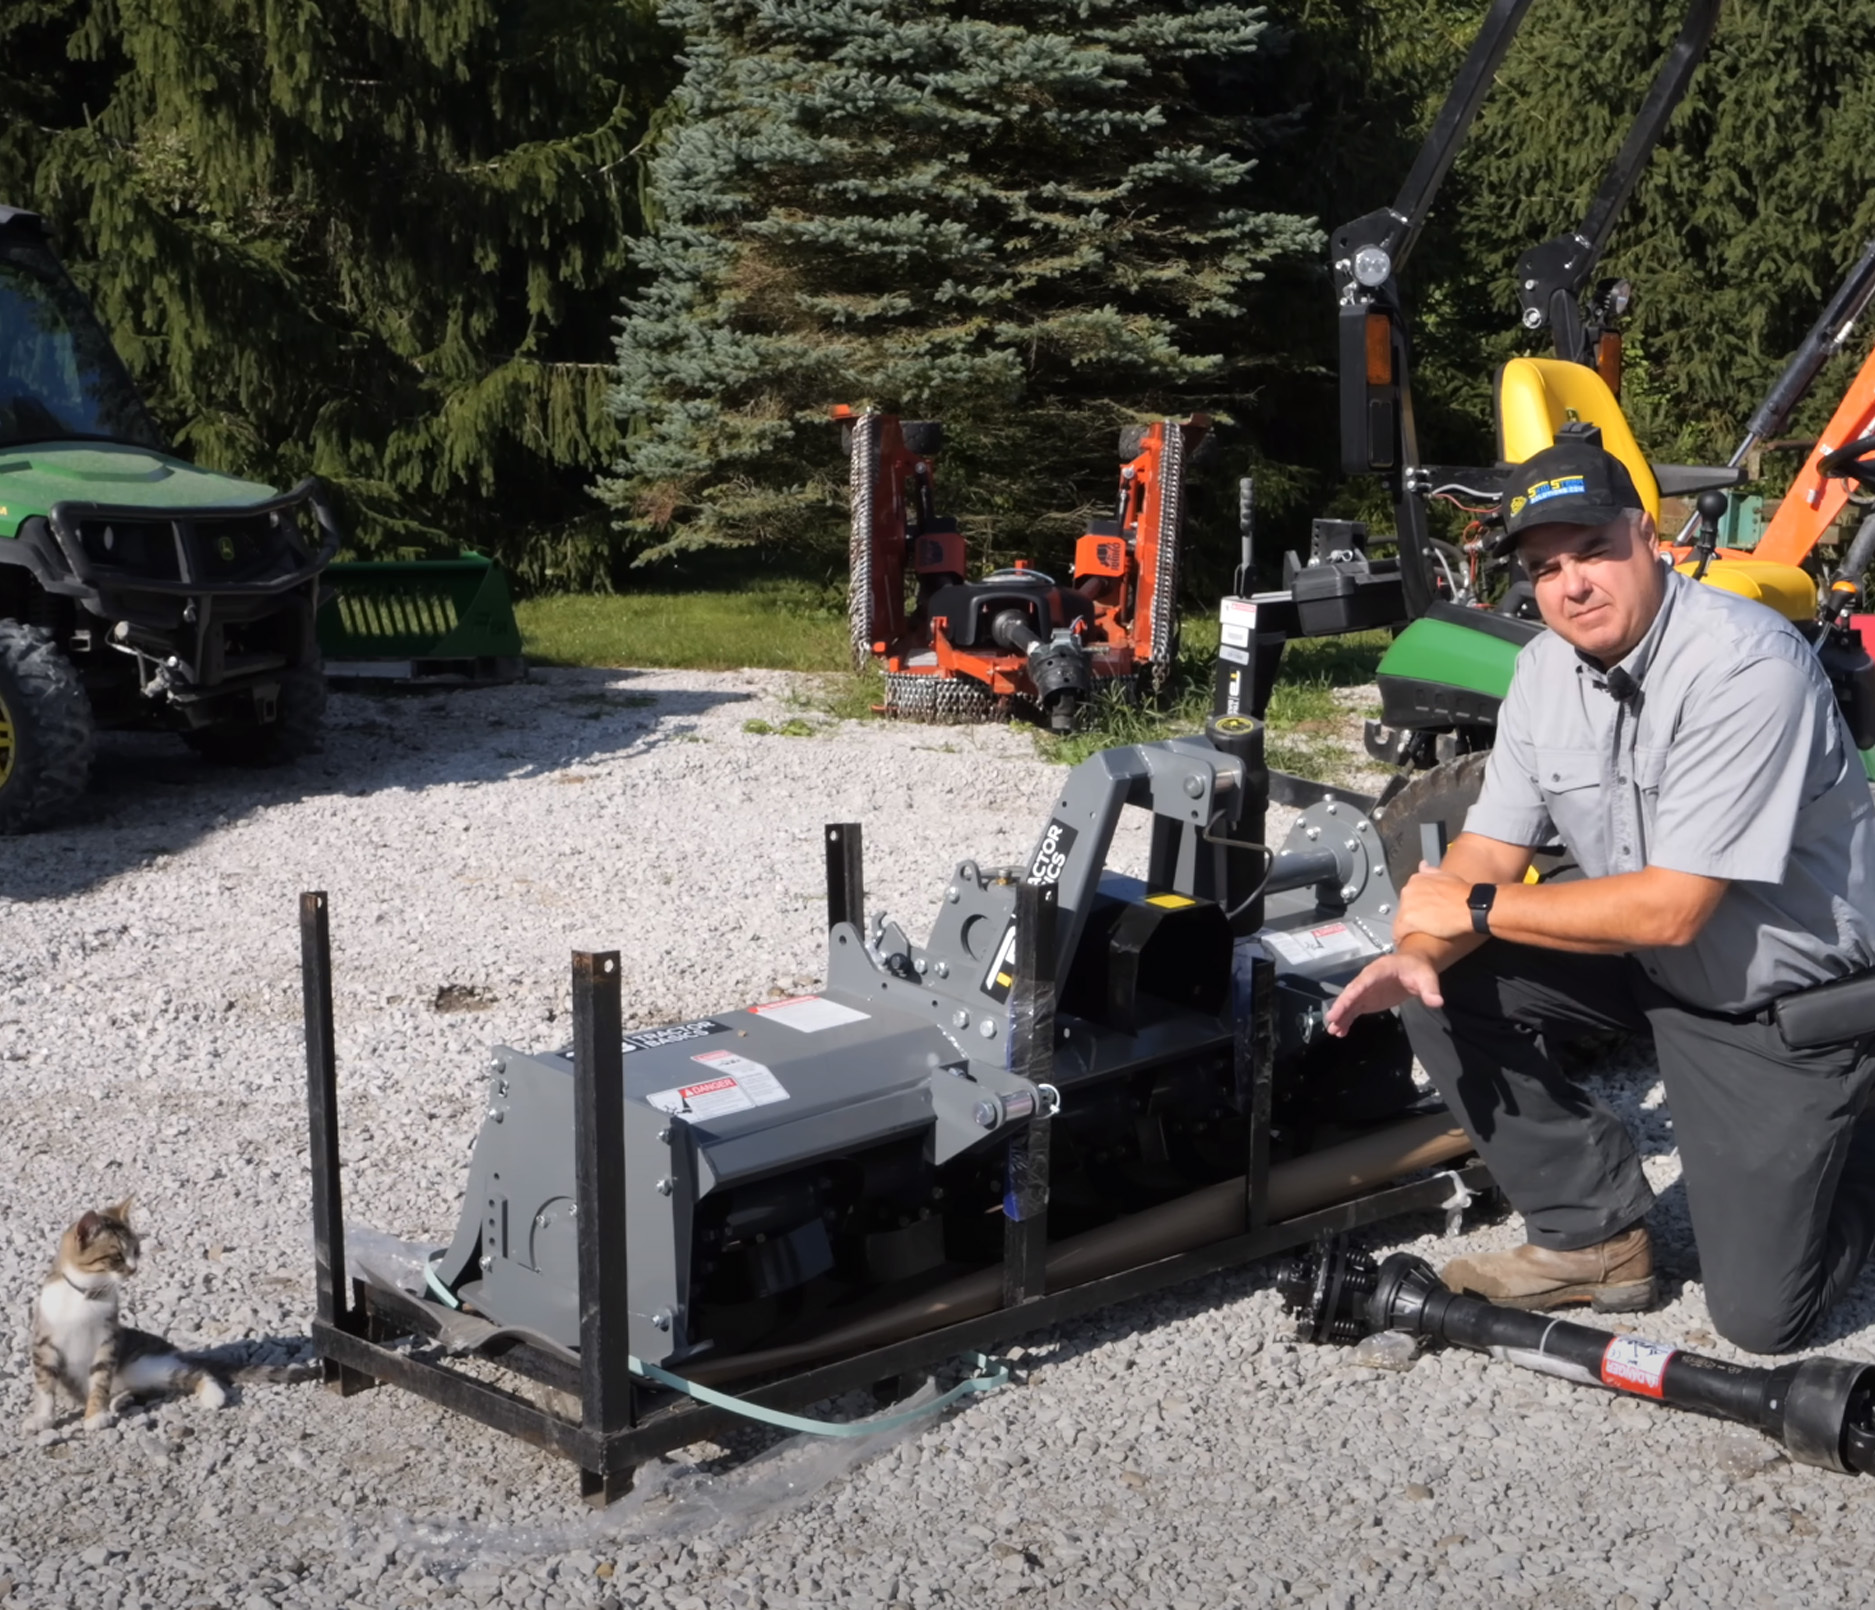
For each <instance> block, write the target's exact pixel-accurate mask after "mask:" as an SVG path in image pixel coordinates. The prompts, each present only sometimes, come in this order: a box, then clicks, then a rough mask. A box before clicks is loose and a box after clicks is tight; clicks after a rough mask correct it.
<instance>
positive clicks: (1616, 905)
mask: <svg viewBox="0 0 1875 1610" xmlns="http://www.w3.org/2000/svg"><path fill="white" fill-rule="evenodd" d="M1682 876H1684V875H1682ZM1688 881H1696V882H1697V883H1699V884H1707V883H1710V884H1712V885H1713V887H1714V888H1715V889H1716V890H1717V891H1718V892H1720V893H1722V892H1723V890H1724V884H1723V883H1720V882H1718V881H1717V880H1709V879H1698V880H1688ZM1664 883H1665V880H1663V879H1661V878H1659V877H1657V876H1654V875H1651V874H1650V873H1648V872H1617V873H1615V874H1613V875H1612V876H1610V877H1606V878H1580V879H1576V880H1574V881H1571V882H1563V883H1507V884H1501V885H1499V887H1498V891H1497V896H1496V899H1495V901H1494V902H1493V904H1492V906H1491V917H1490V923H1491V933H1492V935H1493V936H1494V937H1495V938H1498V939H1508V940H1510V941H1512V942H1513V943H1515V944H1521V945H1545V946H1548V947H1549V949H1551V950H1574V951H1586V952H1589V953H1591V954H1595V955H1612V954H1616V953H1619V952H1622V951H1629V950H1641V949H1649V948H1653V947H1655V946H1665V945H1684V944H1689V943H1690V942H1691V941H1692V939H1693V938H1694V936H1695V935H1697V933H1698V932H1699V929H1700V926H1701V925H1702V924H1703V923H1704V921H1705V919H1706V917H1707V916H1708V915H1709V914H1710V910H1711V907H1710V905H1708V904H1707V902H1706V901H1705V900H1704V899H1703V898H1700V897H1699V896H1700V895H1701V894H1703V891H1698V890H1692V891H1689V890H1687V889H1686V888H1684V887H1682V886H1680V885H1679V884H1678V883H1677V882H1676V883H1675V884H1672V885H1668V886H1665V887H1663V884H1664ZM1713 899H1714V903H1716V894H1715V896H1714V897H1713Z"/></svg>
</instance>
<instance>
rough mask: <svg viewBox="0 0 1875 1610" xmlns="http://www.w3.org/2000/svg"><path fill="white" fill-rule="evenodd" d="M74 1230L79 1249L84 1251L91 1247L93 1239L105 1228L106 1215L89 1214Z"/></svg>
mask: <svg viewBox="0 0 1875 1610" xmlns="http://www.w3.org/2000/svg"><path fill="white" fill-rule="evenodd" d="M73 1228H74V1230H75V1232H76V1234H77V1236H78V1245H79V1248H80V1250H83V1249H84V1248H85V1247H88V1246H90V1245H91V1238H92V1237H93V1236H94V1235H96V1234H97V1233H98V1231H100V1230H102V1229H103V1228H104V1215H103V1214H101V1213H87V1214H86V1215H85V1216H84V1217H83V1218H82V1219H80V1220H79V1221H78V1223H77V1224H76V1225H75V1226H74V1227H73Z"/></svg>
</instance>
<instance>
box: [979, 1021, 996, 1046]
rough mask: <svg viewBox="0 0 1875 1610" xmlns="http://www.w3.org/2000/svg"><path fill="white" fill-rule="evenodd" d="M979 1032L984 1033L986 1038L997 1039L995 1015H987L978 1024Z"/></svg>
mask: <svg viewBox="0 0 1875 1610" xmlns="http://www.w3.org/2000/svg"><path fill="white" fill-rule="evenodd" d="M977 1033H979V1034H980V1035H982V1036H983V1038H984V1039H986V1040H993V1039H995V1038H996V1019H995V1018H993V1017H986V1018H985V1019H984V1020H983V1021H982V1022H981V1023H979V1024H978V1025H977Z"/></svg>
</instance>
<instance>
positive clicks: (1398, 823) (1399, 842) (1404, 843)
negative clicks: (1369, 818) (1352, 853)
mask: <svg viewBox="0 0 1875 1610" xmlns="http://www.w3.org/2000/svg"><path fill="white" fill-rule="evenodd" d="M1490 758H1491V752H1490V751H1489V750H1488V749H1478V750H1474V751H1473V752H1472V753H1470V754H1468V755H1460V756H1459V757H1458V758H1457V759H1456V760H1442V761H1440V762H1439V764H1438V765H1436V766H1433V767H1431V768H1430V769H1429V770H1427V771H1422V772H1418V773H1416V774H1415V775H1414V776H1412V777H1411V778H1409V779H1408V781H1407V784H1406V786H1405V787H1404V788H1402V789H1401V790H1400V791H1399V793H1397V794H1395V795H1394V796H1393V798H1392V799H1390V800H1388V801H1387V803H1386V804H1385V805H1383V806H1381V807H1380V809H1379V810H1377V811H1376V812H1375V813H1374V825H1375V827H1377V828H1378V829H1379V830H1380V848H1381V851H1382V853H1384V854H1385V856H1386V858H1387V873H1388V875H1389V876H1390V877H1391V878H1392V879H1393V886H1394V888H1396V889H1401V888H1404V887H1405V886H1406V880H1407V879H1408V878H1410V877H1411V876H1412V875H1413V874H1414V873H1415V872H1417V871H1418V870H1419V863H1420V861H1421V859H1422V858H1423V852H1422V850H1421V848H1420V837H1419V830H1420V828H1422V827H1425V826H1429V825H1431V824H1432V823H1434V822H1439V823H1442V824H1443V825H1444V827H1445V841H1446V843H1448V844H1450V843H1451V842H1452V840H1453V839H1455V838H1457V837H1458V835H1459V833H1460V831H1461V830H1462V829H1463V828H1464V826H1465V813H1466V812H1467V811H1469V810H1470V809H1471V808H1472V806H1473V805H1475V804H1477V803H1478V794H1479V792H1480V791H1481V790H1482V789H1483V787H1484V768H1485V765H1486V763H1487V762H1489V760H1490Z"/></svg>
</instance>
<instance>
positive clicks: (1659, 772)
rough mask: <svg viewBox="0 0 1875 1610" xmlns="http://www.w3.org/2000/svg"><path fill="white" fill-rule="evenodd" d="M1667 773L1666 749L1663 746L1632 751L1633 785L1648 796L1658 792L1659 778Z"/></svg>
mask: <svg viewBox="0 0 1875 1610" xmlns="http://www.w3.org/2000/svg"><path fill="white" fill-rule="evenodd" d="M1666 774H1667V751H1666V750H1665V749H1664V748H1648V749H1643V748H1639V747H1637V748H1636V749H1635V751H1634V786H1635V787H1636V788H1638V789H1639V790H1640V791H1641V792H1642V793H1643V794H1645V795H1647V796H1649V797H1650V798H1651V797H1652V796H1654V795H1656V794H1658V793H1659V792H1660V779H1661V778H1662V777H1664V776H1666Z"/></svg>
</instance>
